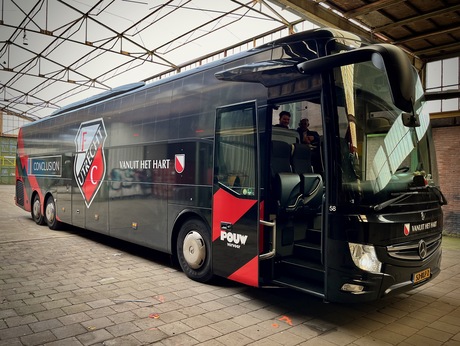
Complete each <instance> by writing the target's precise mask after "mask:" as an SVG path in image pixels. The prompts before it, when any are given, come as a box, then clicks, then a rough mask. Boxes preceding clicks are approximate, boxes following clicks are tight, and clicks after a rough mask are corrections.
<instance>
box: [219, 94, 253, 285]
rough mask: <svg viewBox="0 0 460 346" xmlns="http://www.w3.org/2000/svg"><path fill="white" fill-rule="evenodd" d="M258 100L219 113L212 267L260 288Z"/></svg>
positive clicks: (223, 274) (231, 278) (221, 274)
mask: <svg viewBox="0 0 460 346" xmlns="http://www.w3.org/2000/svg"><path fill="white" fill-rule="evenodd" d="M257 133H258V131H257V107H256V102H248V103H243V104H238V105H232V106H227V107H221V108H218V109H217V112H216V137H215V150H214V180H213V181H214V184H213V201H212V203H213V205H212V218H213V220H212V258H213V271H214V273H215V274H217V275H219V276H223V277H226V278H228V279H230V280H234V281H238V282H241V283H244V284H246V285H250V286H259V256H258V255H259V234H258V233H259V213H260V208H259V204H260V201H259V198H260V190H259V178H258V176H259V174H258V168H257V167H258V160H259V155H258V141H257Z"/></svg>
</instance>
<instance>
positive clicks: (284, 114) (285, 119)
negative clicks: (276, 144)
mask: <svg viewBox="0 0 460 346" xmlns="http://www.w3.org/2000/svg"><path fill="white" fill-rule="evenodd" d="M279 117H280V119H279V123H278V124H276V125H273V126H275V127H284V128H285V129H288V128H289V123H290V122H291V113H289V112H288V111H281V112H280V114H279Z"/></svg>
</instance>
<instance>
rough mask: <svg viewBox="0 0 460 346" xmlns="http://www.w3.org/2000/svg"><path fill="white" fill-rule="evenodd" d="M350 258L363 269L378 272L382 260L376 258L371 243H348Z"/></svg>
mask: <svg viewBox="0 0 460 346" xmlns="http://www.w3.org/2000/svg"><path fill="white" fill-rule="evenodd" d="M348 246H349V247H350V253H351V258H352V259H353V262H354V263H355V265H356V266H357V267H358V268H360V269H362V270H365V271H368V272H372V273H380V269H381V268H382V262H380V261H379V260H378V258H377V254H376V253H375V248H374V247H373V246H372V245H363V244H356V243H348Z"/></svg>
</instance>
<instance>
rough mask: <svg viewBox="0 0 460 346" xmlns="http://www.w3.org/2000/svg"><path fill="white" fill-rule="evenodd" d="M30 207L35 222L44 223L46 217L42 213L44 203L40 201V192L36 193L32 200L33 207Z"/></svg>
mask: <svg viewBox="0 0 460 346" xmlns="http://www.w3.org/2000/svg"><path fill="white" fill-rule="evenodd" d="M30 209H31V210H30V214H31V216H32V219H33V220H34V221H35V223H36V224H37V225H44V224H45V218H44V216H43V214H42V204H41V203H40V196H39V195H38V194H35V196H34V199H33V201H32V208H30Z"/></svg>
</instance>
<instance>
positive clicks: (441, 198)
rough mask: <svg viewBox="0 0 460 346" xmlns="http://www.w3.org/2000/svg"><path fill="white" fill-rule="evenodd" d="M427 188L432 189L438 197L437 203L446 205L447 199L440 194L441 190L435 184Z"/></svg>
mask: <svg viewBox="0 0 460 346" xmlns="http://www.w3.org/2000/svg"><path fill="white" fill-rule="evenodd" d="M428 188H429V189H430V190H431V191H433V193H434V194H435V195H436V197H438V199H439V204H440V205H446V204H447V199H446V197H444V195H443V194H442V192H441V190H440V189H439V187H437V186H428Z"/></svg>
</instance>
